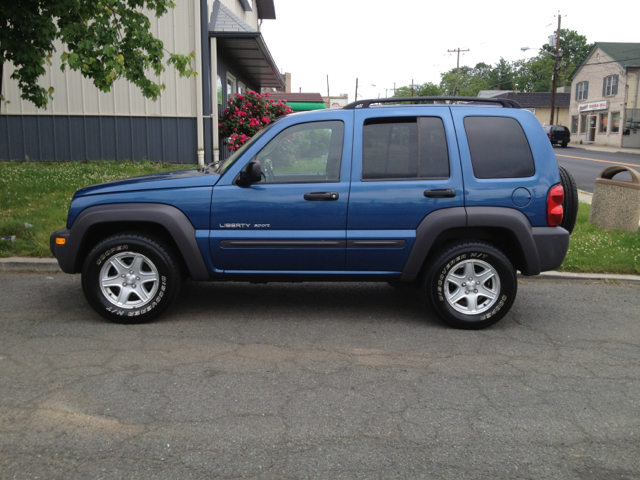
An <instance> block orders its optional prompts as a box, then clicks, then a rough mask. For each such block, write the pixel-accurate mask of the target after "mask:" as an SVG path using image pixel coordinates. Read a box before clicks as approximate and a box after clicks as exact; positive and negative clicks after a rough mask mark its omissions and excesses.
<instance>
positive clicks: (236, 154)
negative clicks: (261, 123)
mask: <svg viewBox="0 0 640 480" xmlns="http://www.w3.org/2000/svg"><path fill="white" fill-rule="evenodd" d="M280 118H283V117H279V118H276V119H275V120H273V121H272V122H271V123H270V124H269V125H267V126H266V127H264V128H263V129H262V130H260V131H259V132H258V133H256V134H255V135H254V136H253V137H251V138H250V139H249V140H248V141H247V143H245V144H244V145H242V146H241V147H240V148H239V149H238V150H236V151H235V152H233V155H231V156H230V157H229V158H227V159H226V160H225V161H224V162H222V163H221V164H220V167H218V170H217V173H220V174H223V173H224V172H226V171H227V169H228V168H229V167H230V166H231V165H233V164H234V163H235V162H236V160H238V158H240V156H241V155H242V154H243V153H244V151H245V150H246V149H247V148H249V146H250V145H252V144H253V142H255V141H256V140H257V139H258V138H260V137H261V136H262V135H263V134H264V132H266V131H267V130H269V129H270V128H271V127H272V126H273V125H274V124H275V123H276V122H277V121H278V120H280Z"/></svg>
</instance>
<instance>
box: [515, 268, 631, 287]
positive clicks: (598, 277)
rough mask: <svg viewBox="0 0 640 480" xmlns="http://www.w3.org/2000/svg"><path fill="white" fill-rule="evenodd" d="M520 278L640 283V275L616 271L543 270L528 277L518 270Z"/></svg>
mask: <svg viewBox="0 0 640 480" xmlns="http://www.w3.org/2000/svg"><path fill="white" fill-rule="evenodd" d="M518 279H520V280H533V281H538V280H569V281H580V282H607V281H615V282H620V283H638V284H640V275H617V274H614V273H573V272H556V271H552V272H542V273H541V274H539V275H534V276H532V277H526V276H524V275H522V274H521V273H520V272H518Z"/></svg>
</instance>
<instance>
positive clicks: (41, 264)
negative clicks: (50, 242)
mask: <svg viewBox="0 0 640 480" xmlns="http://www.w3.org/2000/svg"><path fill="white" fill-rule="evenodd" d="M0 272H62V270H60V266H59V265H58V261H57V260H56V259H55V258H24V257H8V258H0ZM518 278H519V279H522V280H577V281H592V282H593V281H599V282H603V281H616V282H622V283H640V275H616V274H612V273H571V272H556V271H553V272H542V273H541V274H540V275H535V276H532V277H526V276H524V275H522V274H521V273H518Z"/></svg>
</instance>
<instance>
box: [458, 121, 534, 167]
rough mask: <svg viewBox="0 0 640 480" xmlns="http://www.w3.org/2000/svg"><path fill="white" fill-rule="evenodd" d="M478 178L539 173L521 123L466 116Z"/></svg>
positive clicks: (471, 152)
mask: <svg viewBox="0 0 640 480" xmlns="http://www.w3.org/2000/svg"><path fill="white" fill-rule="evenodd" d="M464 127H465V130H466V133H467V140H468V142H469V152H470V154H471V164H472V166H473V174H474V176H475V177H476V178H524V177H532V176H533V175H534V174H535V166H534V163H533V155H532V154H531V148H530V147H529V142H528V140H527V137H526V136H525V134H524V131H523V130H522V127H521V126H520V123H519V122H518V121H517V120H516V119H514V118H509V117H466V118H465V119H464Z"/></svg>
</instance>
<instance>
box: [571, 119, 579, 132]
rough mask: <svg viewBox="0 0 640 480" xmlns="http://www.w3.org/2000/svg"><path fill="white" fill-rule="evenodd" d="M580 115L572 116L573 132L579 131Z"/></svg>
mask: <svg viewBox="0 0 640 480" xmlns="http://www.w3.org/2000/svg"><path fill="white" fill-rule="evenodd" d="M579 120H580V117H579V116H578V115H573V116H572V117H571V133H578V121H579Z"/></svg>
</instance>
